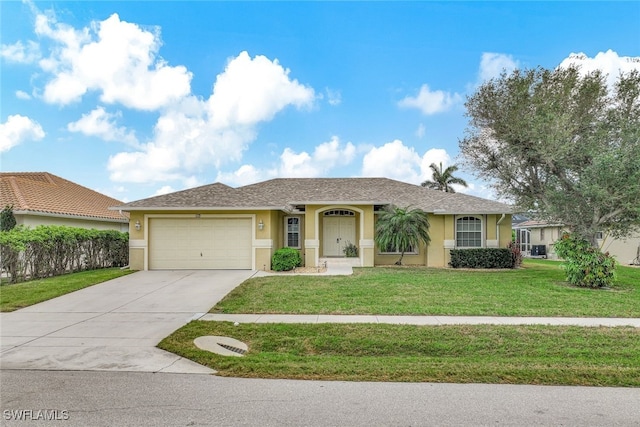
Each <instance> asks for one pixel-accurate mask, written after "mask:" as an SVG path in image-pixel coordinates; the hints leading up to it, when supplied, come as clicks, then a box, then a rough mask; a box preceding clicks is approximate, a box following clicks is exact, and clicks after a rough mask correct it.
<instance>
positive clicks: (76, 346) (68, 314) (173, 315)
mask: <svg viewBox="0 0 640 427" xmlns="http://www.w3.org/2000/svg"><path fill="white" fill-rule="evenodd" d="M254 274H255V271H248V270H215V271H213V270H208V271H187V270H181V271H140V272H136V273H133V274H130V275H128V276H124V277H120V278H118V279H114V280H110V281H108V282H105V283H101V284H98V285H95V286H91V287H89V288H85V289H82V290H80V291H77V292H73V293H71V294H67V295H64V296H61V297H58V298H55V299H52V300H49V301H45V302H43V303H40V304H36V305H33V306H31V307H27V308H23V309H21V310H17V311H14V312H12V313H1V314H0V336H1V340H0V343H1V344H2V348H1V353H0V369H44V370H79V371H134V372H180V373H211V372H213V371H212V370H210V369H209V368H206V367H204V366H202V365H199V364H196V363H194V362H191V361H190V360H187V359H183V358H182V357H179V356H176V355H174V354H172V353H169V352H166V351H163V350H160V349H158V348H155V346H156V344H158V343H159V342H160V341H161V340H162V339H163V338H164V337H166V336H167V335H169V334H171V333H172V332H173V331H175V330H176V329H178V328H179V327H181V326H183V325H185V324H186V323H188V322H189V321H190V320H191V319H196V318H198V317H200V316H202V315H203V314H204V313H205V312H207V311H208V310H209V309H210V308H211V307H212V306H213V305H214V304H215V303H216V302H218V301H219V300H220V299H222V298H223V297H224V296H225V295H226V294H227V293H229V292H230V291H231V290H232V289H234V288H235V287H236V286H238V285H239V284H240V283H242V282H243V281H244V280H246V279H248V278H249V277H251V276H253V275H254Z"/></svg>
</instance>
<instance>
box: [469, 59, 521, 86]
mask: <svg viewBox="0 0 640 427" xmlns="http://www.w3.org/2000/svg"><path fill="white" fill-rule="evenodd" d="M519 66H520V64H519V63H518V61H516V60H515V59H513V56H511V55H507V54H504V53H493V52H484V53H483V54H482V58H481V59H480V69H479V70H478V84H482V83H484V82H486V81H488V80H491V79H493V78H496V77H500V74H502V72H503V71H506V72H507V73H510V72H512V71H513V70H515V69H516V68H518V67H519Z"/></svg>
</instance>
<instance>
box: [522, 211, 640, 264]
mask: <svg viewBox="0 0 640 427" xmlns="http://www.w3.org/2000/svg"><path fill="white" fill-rule="evenodd" d="M513 229H514V232H515V234H516V242H517V243H518V244H519V245H520V250H521V251H522V253H523V255H524V256H537V255H541V254H540V248H539V247H540V246H542V247H543V248H544V252H545V253H544V256H545V257H546V258H549V259H558V255H557V254H556V253H555V251H554V248H553V247H554V244H555V242H557V241H558V240H559V239H560V237H561V236H562V233H564V232H565V231H568V228H567V227H565V226H564V225H563V224H560V223H553V222H547V221H536V220H528V221H523V222H520V223H518V224H516V225H514V226H513ZM597 237H598V239H597V243H598V246H599V248H600V250H601V251H602V252H609V254H610V255H612V256H613V257H614V258H615V259H616V260H617V261H618V262H619V263H620V264H626V265H629V264H632V263H633V262H634V260H635V259H636V257H637V256H638V251H640V233H636V234H634V235H632V236H630V237H628V238H626V239H616V238H613V237H612V236H608V235H607V234H606V233H604V232H601V233H598V236H597Z"/></svg>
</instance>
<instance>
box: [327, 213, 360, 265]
mask: <svg viewBox="0 0 640 427" xmlns="http://www.w3.org/2000/svg"><path fill="white" fill-rule="evenodd" d="M323 229H324V232H323V238H324V239H323V245H324V251H323V252H324V256H344V252H343V249H344V247H345V246H346V245H347V244H348V243H353V244H356V219H355V218H354V217H352V216H344V217H342V216H325V217H324V222H323Z"/></svg>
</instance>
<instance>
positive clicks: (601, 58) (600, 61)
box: [559, 49, 640, 86]
mask: <svg viewBox="0 0 640 427" xmlns="http://www.w3.org/2000/svg"><path fill="white" fill-rule="evenodd" d="M570 66H578V67H580V71H581V72H582V73H583V74H587V73H591V72H593V71H596V70H600V71H602V72H603V73H604V74H607V84H608V85H609V86H613V84H614V82H615V81H616V80H617V79H618V76H619V75H620V73H623V74H627V73H629V72H631V71H633V70H636V71H640V57H638V56H635V57H632V56H620V55H618V53H617V52H614V51H613V50H611V49H609V50H608V51H606V52H599V53H598V54H596V56H594V57H593V58H589V57H588V56H587V55H585V54H584V53H572V54H570V55H569V56H568V57H567V58H565V59H564V60H562V62H561V63H560V65H559V67H560V68H568V67H570Z"/></svg>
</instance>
